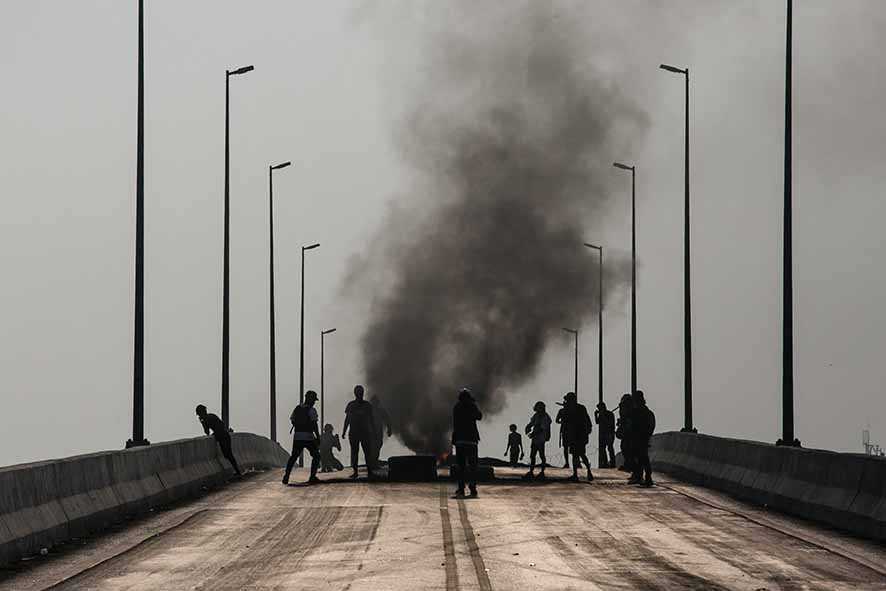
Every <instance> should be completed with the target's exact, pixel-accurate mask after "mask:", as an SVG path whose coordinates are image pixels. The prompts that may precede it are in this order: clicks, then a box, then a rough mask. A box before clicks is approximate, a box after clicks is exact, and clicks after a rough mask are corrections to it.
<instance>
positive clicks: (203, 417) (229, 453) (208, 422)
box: [197, 404, 243, 476]
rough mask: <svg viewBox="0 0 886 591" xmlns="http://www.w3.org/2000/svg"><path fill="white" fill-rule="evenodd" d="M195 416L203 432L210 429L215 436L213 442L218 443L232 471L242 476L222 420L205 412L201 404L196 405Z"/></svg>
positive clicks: (207, 432) (229, 435)
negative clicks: (232, 468)
mask: <svg viewBox="0 0 886 591" xmlns="http://www.w3.org/2000/svg"><path fill="white" fill-rule="evenodd" d="M197 418H198V419H200V424H201V425H202V426H203V432H204V433H206V434H207V435H209V430H210V429H211V430H212V436H213V437H214V438H215V442H216V443H218V446H219V448H220V449H221V452H222V455H223V456H224V457H225V459H226V460H228V461H229V462H231V466H233V467H234V472H236V473H237V476H243V473H242V472H240V466H238V465H237V459H236V458H235V457H234V451H233V450H232V449H231V434H230V433H229V432H228V430H227V429H226V428H225V424H224V423H223V422H222V420H221V419H220V418H218V415H216V414H214V413H211V412H206V407H205V406H203V405H202V404H198V405H197Z"/></svg>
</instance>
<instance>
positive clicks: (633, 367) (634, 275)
mask: <svg viewBox="0 0 886 591" xmlns="http://www.w3.org/2000/svg"><path fill="white" fill-rule="evenodd" d="M612 165H613V166H614V167H616V168H620V169H622V170H629V171H631V394H633V393H634V392H636V391H637V168H636V167H635V166H628V165H627V164H622V163H620V162H613V163H612Z"/></svg>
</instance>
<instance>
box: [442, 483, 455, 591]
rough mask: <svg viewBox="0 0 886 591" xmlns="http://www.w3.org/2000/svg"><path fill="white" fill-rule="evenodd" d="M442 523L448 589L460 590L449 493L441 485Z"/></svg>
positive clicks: (452, 590)
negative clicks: (450, 520) (450, 519)
mask: <svg viewBox="0 0 886 591" xmlns="http://www.w3.org/2000/svg"><path fill="white" fill-rule="evenodd" d="M440 523H441V524H442V528H443V557H444V558H443V559H444V566H445V567H446V591H458V563H456V561H455V543H454V542H453V540H452V524H451V523H450V522H449V495H448V493H447V490H446V487H445V486H443V485H442V484H441V485H440Z"/></svg>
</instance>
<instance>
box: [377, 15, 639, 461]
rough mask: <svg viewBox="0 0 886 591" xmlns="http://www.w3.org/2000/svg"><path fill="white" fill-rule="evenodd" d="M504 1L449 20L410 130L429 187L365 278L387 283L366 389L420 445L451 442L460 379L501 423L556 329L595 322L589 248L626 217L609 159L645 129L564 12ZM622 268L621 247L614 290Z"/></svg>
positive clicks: (622, 191) (402, 212)
mask: <svg viewBox="0 0 886 591" xmlns="http://www.w3.org/2000/svg"><path fill="white" fill-rule="evenodd" d="M491 5H492V3H489V4H485V5H484V4H483V3H471V4H467V3H462V4H455V5H451V4H449V3H447V4H446V6H447V7H451V6H456V7H461V8H462V9H463V10H461V15H460V18H461V19H462V20H461V22H460V23H459V25H458V26H455V25H454V21H453V22H452V23H453V26H452V27H451V28H447V23H446V22H444V23H443V25H438V26H442V30H440V31H438V32H437V33H436V34H434V35H433V42H432V43H431V44H430V47H429V48H428V49H426V50H425V51H424V52H423V58H422V59H423V60H424V62H423V65H424V67H423V68H422V71H423V72H425V74H424V77H425V80H424V81H423V82H422V83H421V84H420V85H419V90H418V92H417V93H416V96H415V97H414V101H413V102H412V103H411V104H412V106H411V108H410V109H409V114H408V116H407V117H405V118H404V120H403V121H402V125H400V127H399V128H398V131H397V137H398V141H399V144H400V146H401V148H402V152H403V155H404V158H405V159H406V161H407V162H408V163H409V164H410V166H411V167H412V168H413V169H414V170H415V171H416V172H417V173H418V174H417V176H418V177H419V179H420V180H419V182H418V188H416V189H415V191H416V193H417V194H419V195H420V196H418V197H416V198H414V199H410V200H409V201H412V204H411V205H410V206H407V207H406V208H401V209H399V210H397V211H396V212H395V213H393V214H392V215H391V216H390V218H389V221H388V223H387V224H386V225H385V227H384V228H383V231H382V232H381V234H380V236H379V240H382V241H384V243H385V244H386V248H385V251H384V256H383V257H375V258H374V259H372V260H369V261H363V262H362V264H361V269H360V271H359V272H360V273H363V274H367V273H370V274H375V275H377V276H378V275H380V276H382V277H383V278H384V285H385V288H384V289H383V291H381V292H380V293H376V294H375V300H374V303H373V307H372V310H371V313H372V317H371V320H370V323H369V326H368V329H367V331H366V333H365V334H364V336H363V338H362V352H363V363H364V368H365V371H366V374H367V375H366V381H367V385H368V388H369V392H370V393H371V394H372V395H375V396H378V397H379V398H381V400H382V402H383V404H384V406H385V408H386V409H387V410H388V412H389V413H390V415H391V419H392V422H393V424H394V428H395V432H396V434H397V436H398V437H399V438H400V439H401V440H402V442H403V443H404V444H405V445H406V446H408V447H409V448H410V449H412V450H414V451H417V452H432V453H440V452H442V451H445V450H447V449H449V442H448V437H449V428H450V416H451V409H452V405H453V403H454V401H455V398H456V394H457V392H458V389H459V388H460V387H462V386H467V387H469V388H470V389H471V390H472V391H473V392H474V395H475V397H476V398H477V401H478V404H479V406H480V408H481V409H482V410H483V412H484V413H486V415H487V416H489V415H494V414H495V413H498V412H500V411H501V410H502V409H503V408H504V406H505V403H506V392H507V391H508V389H510V388H514V387H516V386H518V385H519V384H521V383H522V382H524V381H526V380H527V379H528V378H530V377H532V376H533V374H534V372H535V371H536V369H537V367H538V364H539V360H540V359H541V357H542V354H543V352H544V350H545V348H546V346H547V344H548V343H549V342H550V341H551V340H552V339H553V338H556V339H558V341H559V340H561V339H562V338H563V333H562V331H561V327H565V326H576V325H578V324H579V323H580V322H582V320H584V319H588V320H591V321H594V322H595V311H596V308H597V297H598V295H597V289H598V288H597V281H598V276H597V273H598V268H597V264H596V262H597V259H596V253H593V252H590V251H588V249H586V248H584V247H583V246H582V243H583V242H585V241H586V240H588V238H589V236H588V230H589V228H590V227H596V228H599V227H602V225H603V221H602V217H603V216H604V215H607V213H609V212H608V210H609V209H610V208H609V205H610V201H613V200H615V201H616V203H618V204H619V206H618V208H617V212H618V215H620V216H622V217H621V219H622V220H623V219H624V217H623V216H625V215H626V214H625V212H626V211H629V210H628V209H627V208H626V202H625V199H626V195H627V193H626V191H629V186H630V184H629V183H630V181H629V180H628V179H627V178H626V177H624V176H620V175H619V174H618V171H614V170H613V169H612V161H613V159H615V158H616V157H618V156H622V155H624V154H630V146H631V145H632V144H633V143H634V140H635V139H636V138H637V137H638V136H639V135H640V134H641V132H642V130H643V128H645V125H646V121H645V115H644V114H643V113H642V112H640V111H639V110H638V109H637V108H636V107H635V106H634V105H633V104H632V103H631V102H630V101H629V100H627V99H626V98H625V97H624V96H622V95H621V94H620V92H619V90H618V88H617V86H616V85H615V84H614V81H612V80H608V79H607V78H606V77H605V76H602V75H601V74H599V73H598V72H597V71H596V70H595V68H594V67H593V66H592V64H593V59H592V58H593V56H592V55H591V54H592V51H593V50H592V49H591V48H590V46H589V44H588V43H587V42H586V41H584V36H585V35H587V32H586V31H582V30H580V26H578V25H577V24H576V23H574V22H572V19H571V18H570V15H569V14H554V13H553V12H552V11H551V10H550V9H547V8H541V9H540V8H538V6H540V5H541V3H538V4H537V5H533V4H528V5H523V8H520V9H516V8H513V7H515V6H517V4H516V3H515V4H511V3H501V5H499V6H498V7H496V8H494V9H491V8H490V6H491ZM478 6H484V7H483V8H478ZM442 12H445V11H441V13H442ZM456 12H458V10H456ZM614 186H617V187H618V189H617V190H616V189H612V187H614ZM613 192H616V194H617V197H616V198H613V197H612V193H613ZM625 267H626V265H625V261H624V260H617V259H615V258H614V257H609V261H608V263H607V266H606V271H605V277H604V283H605V286H606V292H607V294H609V293H612V292H613V291H614V290H616V289H620V288H621V287H622V284H623V282H624V280H625V278H627V277H629V271H627V269H626V268H625ZM626 271H627V272H626ZM604 297H605V294H604Z"/></svg>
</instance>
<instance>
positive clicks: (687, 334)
mask: <svg viewBox="0 0 886 591" xmlns="http://www.w3.org/2000/svg"><path fill="white" fill-rule="evenodd" d="M685 123H686V135H685V140H684V142H685V148H686V154H685V157H686V161H685V163H684V166H683V169H684V178H683V186H684V188H685V202H684V204H683V237H684V241H683V322H684V324H683V360H684V368H683V380H684V382H683V383H684V388H685V412H684V419H685V424H684V426H683V431H685V432H688V433H696V432H697V430H696V429H695V427H694V426H693V421H692V297H691V283H690V280H689V278H690V256H689V253H690V249H689V232H690V230H689V68H686V122H685Z"/></svg>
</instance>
